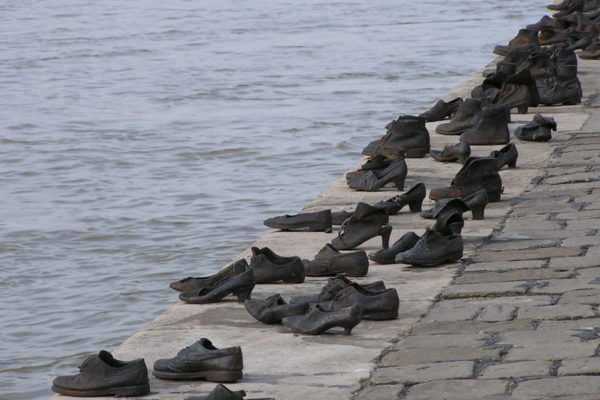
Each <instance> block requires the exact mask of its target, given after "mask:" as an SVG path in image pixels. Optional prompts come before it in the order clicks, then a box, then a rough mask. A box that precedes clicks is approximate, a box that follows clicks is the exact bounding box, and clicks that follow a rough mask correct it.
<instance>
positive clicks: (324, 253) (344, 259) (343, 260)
mask: <svg viewBox="0 0 600 400" xmlns="http://www.w3.org/2000/svg"><path fill="white" fill-rule="evenodd" d="M303 263H304V271H305V274H306V276H335V275H338V274H344V275H346V276H352V277H358V276H365V275H367V273H368V272H369V259H368V258H367V253H365V252H364V251H362V250H361V251H354V252H351V253H340V252H339V251H337V250H336V249H335V248H334V247H333V246H332V245H330V244H326V245H325V246H324V247H323V248H322V249H321V250H320V251H319V252H318V253H317V254H316V255H315V258H314V259H313V260H312V261H309V260H303Z"/></svg>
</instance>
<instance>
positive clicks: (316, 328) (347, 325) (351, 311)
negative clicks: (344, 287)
mask: <svg viewBox="0 0 600 400" xmlns="http://www.w3.org/2000/svg"><path fill="white" fill-rule="evenodd" d="M361 320H362V315H361V308H360V306H359V305H353V306H350V307H344V308H340V309H338V310H332V311H325V310H323V309H322V308H321V306H320V305H319V304H312V305H311V306H310V308H309V310H308V312H307V313H306V314H304V315H296V316H293V317H286V318H284V319H283V320H282V321H281V322H283V324H284V325H285V326H287V327H288V328H290V329H291V330H293V331H294V332H299V333H304V334H307V335H320V334H322V333H323V332H325V331H326V330H328V329H331V328H334V327H336V326H340V327H342V328H344V335H350V334H351V333H352V329H353V328H354V327H355V326H356V325H358V324H359V323H360V321H361Z"/></svg>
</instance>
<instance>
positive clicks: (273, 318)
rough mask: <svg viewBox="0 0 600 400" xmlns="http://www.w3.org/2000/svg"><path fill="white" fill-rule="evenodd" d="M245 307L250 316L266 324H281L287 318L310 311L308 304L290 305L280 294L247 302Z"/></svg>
mask: <svg viewBox="0 0 600 400" xmlns="http://www.w3.org/2000/svg"><path fill="white" fill-rule="evenodd" d="M245 306H246V310H247V311H248V314H250V315H252V316H253V317H254V318H255V319H256V320H258V321H260V322H262V323H265V324H280V323H281V320H282V319H283V318H285V317H290V316H292V315H302V314H304V313H306V311H308V303H297V304H288V303H286V302H285V300H284V299H283V298H282V297H281V295H279V294H276V295H273V296H270V297H267V298H266V299H264V300H246V301H245Z"/></svg>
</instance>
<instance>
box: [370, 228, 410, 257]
mask: <svg viewBox="0 0 600 400" xmlns="http://www.w3.org/2000/svg"><path fill="white" fill-rule="evenodd" d="M418 241H419V236H418V235H417V234H416V233H414V232H408V233H405V234H404V235H402V237H400V239H398V240H397V241H396V242H395V243H394V244H393V245H391V246H390V247H389V248H387V249H382V250H379V251H376V252H374V253H371V254H369V259H371V260H373V261H375V262H376V263H377V264H393V263H395V262H396V254H398V253H402V252H403V251H406V250H408V249H410V248H411V247H413V246H414V245H415V244H417V242H418Z"/></svg>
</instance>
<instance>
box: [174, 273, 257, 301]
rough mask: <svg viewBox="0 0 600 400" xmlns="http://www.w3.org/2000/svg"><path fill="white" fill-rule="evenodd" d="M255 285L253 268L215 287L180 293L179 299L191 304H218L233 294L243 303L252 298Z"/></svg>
mask: <svg viewBox="0 0 600 400" xmlns="http://www.w3.org/2000/svg"><path fill="white" fill-rule="evenodd" d="M255 284H256V282H255V280H254V273H253V271H252V268H248V269H247V270H246V271H244V272H242V273H241V274H238V275H234V276H232V277H230V278H227V279H225V280H223V281H220V282H219V283H218V284H216V285H215V286H213V287H206V288H203V289H200V290H193V291H190V292H183V293H180V294H179V299H180V300H181V301H184V302H186V303H189V304H207V303H217V302H219V301H221V300H222V299H223V298H224V297H226V296H228V295H230V294H232V295H234V296H236V297H237V299H238V301H239V302H240V303H241V302H243V301H245V300H248V299H249V298H250V295H251V294H252V289H254V285H255Z"/></svg>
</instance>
